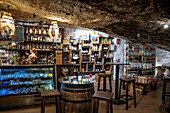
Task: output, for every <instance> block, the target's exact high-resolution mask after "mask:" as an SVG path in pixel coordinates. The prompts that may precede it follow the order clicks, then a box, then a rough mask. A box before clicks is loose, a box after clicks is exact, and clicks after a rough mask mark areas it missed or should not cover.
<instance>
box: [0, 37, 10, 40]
mask: <svg viewBox="0 0 170 113" xmlns="http://www.w3.org/2000/svg"><path fill="white" fill-rule="evenodd" d="M11 39H12V38H2V37H0V40H11Z"/></svg>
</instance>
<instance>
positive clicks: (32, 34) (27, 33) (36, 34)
mask: <svg viewBox="0 0 170 113" xmlns="http://www.w3.org/2000/svg"><path fill="white" fill-rule="evenodd" d="M24 35H40V36H49V35H47V34H29V33H24Z"/></svg>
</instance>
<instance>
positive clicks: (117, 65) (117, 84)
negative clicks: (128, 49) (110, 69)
mask: <svg viewBox="0 0 170 113" xmlns="http://www.w3.org/2000/svg"><path fill="white" fill-rule="evenodd" d="M112 65H116V78H115V98H114V100H113V104H117V100H118V88H119V69H120V66H121V65H129V64H125V63H112ZM120 104H121V102H120Z"/></svg>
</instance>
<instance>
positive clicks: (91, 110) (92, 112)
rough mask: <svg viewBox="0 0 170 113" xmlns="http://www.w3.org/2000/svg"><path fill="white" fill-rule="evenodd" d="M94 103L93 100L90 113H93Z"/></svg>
mask: <svg viewBox="0 0 170 113" xmlns="http://www.w3.org/2000/svg"><path fill="white" fill-rule="evenodd" d="M94 101H95V99H92V108H91V113H94Z"/></svg>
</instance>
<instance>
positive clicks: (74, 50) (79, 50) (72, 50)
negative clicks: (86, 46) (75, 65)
mask: <svg viewBox="0 0 170 113" xmlns="http://www.w3.org/2000/svg"><path fill="white" fill-rule="evenodd" d="M71 51H76V52H79V51H80V50H71Z"/></svg>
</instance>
